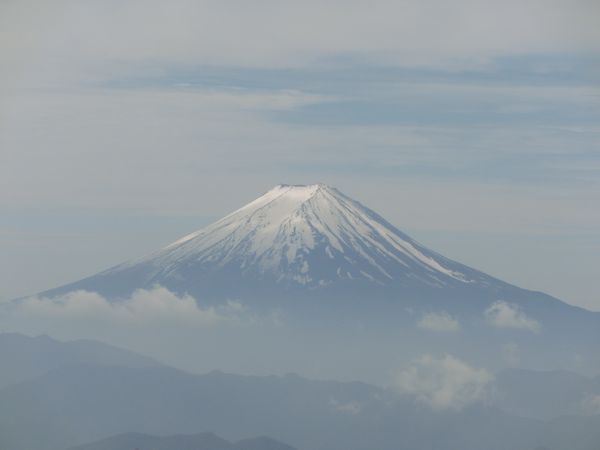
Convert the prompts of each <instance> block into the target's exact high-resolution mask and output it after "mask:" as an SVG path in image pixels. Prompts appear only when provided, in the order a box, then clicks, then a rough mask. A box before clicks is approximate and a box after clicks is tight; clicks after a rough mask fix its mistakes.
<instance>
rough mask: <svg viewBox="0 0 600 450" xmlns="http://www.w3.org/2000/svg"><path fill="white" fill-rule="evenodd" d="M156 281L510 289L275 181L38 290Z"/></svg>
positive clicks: (339, 203)
mask: <svg viewBox="0 0 600 450" xmlns="http://www.w3.org/2000/svg"><path fill="white" fill-rule="evenodd" d="M156 284H159V285H162V286H165V287H167V288H169V289H171V290H173V291H175V292H187V293H190V294H192V295H194V296H197V297H198V298H202V299H208V300H210V299H212V298H226V297H229V298H230V297H231V296H232V295H234V294H237V293H241V294H244V295H245V296H248V295H252V293H253V292H255V291H256V290H259V291H264V290H267V291H268V290H271V291H276V292H286V291H287V292H293V291H298V290H302V291H315V290H319V289H324V290H327V291H331V290H333V291H335V289H330V288H336V287H352V286H363V287H364V286H366V287H368V288H369V289H373V288H377V287H393V288H394V289H395V290H396V291H399V292H402V291H406V292H408V290H415V291H418V290H419V289H421V290H423V291H431V290H438V291H439V290H440V289H458V290H461V289H464V288H467V289H485V290H493V291H494V292H502V291H503V290H506V289H507V288H509V285H507V284H506V283H503V282H501V281H499V280H497V279H495V278H493V277H491V276H489V275H486V274H484V273H482V272H479V271H477V270H474V269H471V268H469V267H467V266H465V265H462V264H459V263H457V262H455V261H452V260H450V259H448V258H445V257H443V256H442V255H440V254H438V253H435V252H433V251H431V250H429V249H427V248H426V247H424V246H423V245H421V244H419V243H418V242H416V241H415V240H413V239H412V238H410V237H409V236H407V235H406V234H404V233H402V232H401V231H399V230H398V229H397V228H395V227H394V226H393V225H391V224H390V223H389V222H387V221H386V220H385V219H383V218H382V217H381V216H379V215H378V214H377V213H375V212H373V211H371V210H370V209H368V208H366V207H365V206H363V205H361V204H360V203H359V202H357V201H355V200H352V199H351V198H349V197H347V196H346V195H344V194H342V193H341V192H339V191H338V190H337V189H334V188H332V187H329V186H326V185H323V184H315V185H307V186H290V185H279V186H276V187H274V188H273V189H271V190H270V191H268V192H267V193H266V194H264V195H263V196H261V197H259V198H258V199H256V200H254V201H253V202H251V203H249V204H247V205H246V206H244V207H242V208H240V209H238V210H237V211H235V212H233V213H231V214H229V215H228V216H226V217H224V218H223V219H221V220H219V221H217V222H215V223H214V224H212V225H209V226H208V227H206V228H204V229H202V230H200V231H196V232H194V233H192V234H189V235H188V236H185V237H183V238H181V239H179V240H177V241H176V242H174V243H172V244H170V245H168V246H167V247H165V248H163V249H161V250H159V251H157V252H154V253H152V254H150V255H148V256H145V257H143V258H139V259H135V260H133V261H130V262H127V263H124V264H121V265H118V266H116V267H113V268H111V269H109V270H106V271H104V272H102V273H100V274H98V275H95V276H92V277H90V278H86V279H84V280H81V281H79V282H76V283H73V284H69V285H67V286H64V287H61V288H58V289H53V290H51V291H48V292H46V293H44V295H49V296H53V295H57V294H59V293H62V292H68V291H72V290H76V289H86V290H92V291H96V292H99V293H101V294H103V295H105V296H107V297H109V298H116V297H124V296H127V295H129V294H131V292H133V291H134V290H135V289H139V288H150V287H152V286H154V285H156ZM328 288H329V289H328Z"/></svg>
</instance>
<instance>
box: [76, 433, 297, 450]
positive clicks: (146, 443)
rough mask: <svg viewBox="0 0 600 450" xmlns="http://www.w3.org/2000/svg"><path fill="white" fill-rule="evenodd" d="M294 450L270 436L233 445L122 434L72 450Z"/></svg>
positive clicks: (194, 437) (206, 438) (200, 437)
mask: <svg viewBox="0 0 600 450" xmlns="http://www.w3.org/2000/svg"><path fill="white" fill-rule="evenodd" d="M134 449H135V450H295V449H294V448H293V447H290V446H289V445H286V444H283V443H281V442H278V441H276V440H274V439H271V438H268V437H258V438H250V439H243V440H241V441H238V442H236V443H233V444H232V443H231V442H229V441H226V440H225V439H222V438H220V437H218V436H217V435H215V434H213V433H200V434H180V435H174V436H151V435H148V434H142V433H123V434H120V435H118V436H113V437H109V438H106V439H102V440H101V441H99V442H94V443H91V444H84V445H78V446H77V447H71V448H70V449H69V450H134Z"/></svg>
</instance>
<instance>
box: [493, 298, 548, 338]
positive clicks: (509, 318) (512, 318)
mask: <svg viewBox="0 0 600 450" xmlns="http://www.w3.org/2000/svg"><path fill="white" fill-rule="evenodd" d="M484 315H485V318H486V320H487V321H488V323H490V324H491V325H493V326H495V327H498V328H516V329H521V330H527V331H531V332H532V333H539V332H540V330H541V328H542V326H541V324H540V323H539V322H538V321H537V320H535V319H532V318H530V317H528V316H527V314H525V312H524V311H522V310H521V308H520V307H519V306H518V305H513V304H510V303H506V302H503V301H498V302H495V303H494V304H492V305H491V306H490V307H489V308H488V309H486V310H485V312H484Z"/></svg>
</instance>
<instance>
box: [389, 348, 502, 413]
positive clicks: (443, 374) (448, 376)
mask: <svg viewBox="0 0 600 450" xmlns="http://www.w3.org/2000/svg"><path fill="white" fill-rule="evenodd" d="M493 380H494V376H493V375H492V374H491V373H490V372H488V371H487V370H486V369H479V368H475V367H471V366H469V365H468V364H467V363H465V362H463V361H461V360H460V359H458V358H456V357H454V356H452V355H444V356H443V357H441V358H435V357H433V356H431V355H424V356H422V357H421V358H419V359H418V360H416V361H415V362H414V363H413V364H412V365H411V366H410V367H408V368H406V369H405V370H403V371H401V372H400V373H399V374H398V375H397V376H396V379H395V384H394V386H395V388H396V389H397V390H398V391H399V392H400V393H402V394H408V395H413V396H415V397H416V398H417V400H418V401H420V402H422V403H424V404H426V405H428V406H430V407H431V408H432V409H434V410H436V411H443V410H461V409H463V408H464V407H465V406H467V405H470V404H472V403H474V402H479V401H484V400H486V399H487V398H488V395H489V394H490V388H491V383H492V382H493Z"/></svg>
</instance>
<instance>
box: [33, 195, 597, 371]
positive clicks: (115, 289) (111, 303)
mask: <svg viewBox="0 0 600 450" xmlns="http://www.w3.org/2000/svg"><path fill="white" fill-rule="evenodd" d="M398 207H401V205H399V206H398ZM493 257H494V255H490V258H493ZM157 289H159V290H158V291H157ZM160 289H162V291H161V290H160ZM165 290H166V291H165ZM84 291H85V292H93V293H95V295H96V297H90V295H88V294H86V293H85V292H84ZM165 292H166V293H167V294H165ZM157 296H158V297H160V301H159V302H158V304H156V305H155V306H153V307H152V308H153V312H158V311H162V310H164V309H168V305H170V304H178V303H181V304H184V303H185V305H186V308H188V310H189V311H188V312H187V313H184V314H185V315H186V316H191V317H193V316H194V311H193V310H192V309H193V306H190V304H189V303H190V302H191V303H196V305H197V306H198V308H200V309H199V311H200V312H201V313H202V314H203V317H204V318H205V319H206V322H210V321H213V322H214V321H216V320H218V319H219V318H226V319H231V318H232V317H233V318H234V321H238V322H243V323H245V324H246V325H248V326H246V327H245V328H244V327H243V326H242V327H230V329H228V330H227V331H223V332H221V331H214V330H213V331H212V332H211V333H212V334H210V335H207V334H203V333H204V331H196V333H197V334H196V335H194V336H195V337H194V338H193V339H192V340H194V341H196V342H195V343H194V346H192V344H191V343H190V337H189V336H188V337H187V338H185V339H184V338H182V339H181V340H180V341H177V338H176V337H175V338H173V339H174V342H173V347H174V348H176V349H178V350H173V351H171V350H172V349H171V350H168V349H164V350H163V352H162V353H154V352H155V351H157V350H156V349H158V348H161V347H164V345H165V343H164V341H163V342H156V341H155V342H153V343H152V344H149V345H148V348H146V347H142V346H140V345H139V342H138V344H137V345H136V346H135V348H138V349H141V350H142V351H144V352H145V353H151V354H152V355H154V356H158V357H161V358H163V359H164V358H172V355H173V354H175V353H177V351H183V350H182V349H184V348H186V347H189V349H190V351H191V352H196V353H195V354H194V356H193V358H192V357H188V358H186V357H182V358H179V359H175V358H173V359H170V361H171V362H172V363H174V364H176V365H178V366H180V367H187V368H193V369H195V370H196V369H198V368H200V369H202V370H207V369H210V368H223V369H227V370H232V371H235V372H238V371H240V370H243V371H245V372H250V373H273V372H274V371H276V370H279V371H280V372H279V373H282V372H285V371H297V372H303V371H304V372H303V373H308V374H311V375H315V376H320V377H327V378H337V379H352V378H358V379H362V380H366V381H377V382H381V381H385V377H389V374H390V371H392V370H393V369H394V368H395V366H396V365H397V361H409V360H411V359H414V358H418V357H419V356H420V355H422V354H424V353H432V354H443V353H451V354H453V355H457V356H459V357H460V358H463V359H467V360H469V361H472V362H473V363H475V364H478V365H484V366H487V367H491V368H494V369H499V368H502V367H513V366H521V365H522V366H524V367H527V368H530V369H542V370H553V369H568V370H578V371H583V372H585V373H588V374H595V373H597V372H598V371H600V354H599V352H598V351H597V344H596V343H597V342H599V341H600V313H593V312H590V311H586V310H584V309H581V308H577V307H573V306H570V305H568V304H566V303H564V302H561V301H560V300H558V299H556V298H553V297H551V296H548V295H546V294H543V293H540V292H533V291H528V290H525V289H521V288H519V287H516V286H513V285H510V284H508V283H506V282H503V281H501V280H498V279H496V278H494V277H492V276H490V275H487V274H485V273H482V272H480V271H478V270H476V269H473V268H470V267H467V266H465V265H463V264H460V263H458V262H455V261H453V260H451V259H449V258H446V257H444V256H442V255H440V254H438V253H436V252H434V251H432V250H429V249H428V248H426V247H425V246H423V245H422V244H420V243H418V242H416V241H415V240H413V239H412V238H410V237H409V236H407V235H406V234H404V233H402V232H401V231H399V230H398V229H397V228H396V227H394V226H393V225H392V224H390V223H389V222H387V221H386V220H385V219H383V218H382V217H381V216H379V215H378V214H377V213H375V212H373V211H372V210H370V209H368V208H367V207H365V206H363V205H361V204H360V203H359V202H357V201H355V200H353V199H351V198H349V197H347V196H345V195H344V194H342V193H341V192H339V191H338V190H336V189H334V188H332V187H329V186H326V185H323V184H314V185H298V186H295V185H279V186H276V187H274V188H273V189H271V190H270V191H268V192H267V193H265V194H264V195H262V196H261V197H259V198H257V199H256V200H255V201H253V202H251V203H249V204H248V205H246V206H243V207H242V208H240V209H238V210H237V211H235V212H233V213H231V214H229V215H228V216H226V217H224V218H223V219H221V220H219V221H217V222H215V223H214V224H212V225H209V226H208V227H206V228H204V229H202V230H199V231H197V232H194V233H192V234H189V235H188V236H185V237H183V238H181V239H179V240H177V241H176V242H174V243H172V244H171V245H168V246H167V247H165V248H163V249H160V250H158V251H156V252H153V253H150V254H149V255H147V256H144V257H141V258H138V259H134V260H132V261H129V262H126V263H123V264H120V265H118V266H115V267H113V268H111V269H108V270H106V271H104V272H101V273H99V274H97V275H93V276H91V277H88V278H85V279H83V280H80V281H77V282H74V283H71V284H68V285H66V286H62V287H59V288H56V289H52V290H49V291H46V292H44V293H41V294H39V295H38V296H37V297H36V298H35V300H36V301H37V302H38V303H35V305H34V306H35V308H33V309H35V310H36V311H39V310H45V309H47V308H49V309H52V307H51V306H42V305H41V304H43V303H44V302H46V305H55V306H56V308H58V309H61V308H62V309H66V308H65V305H67V306H69V308H72V309H73V308H74V309H77V310H79V309H78V308H75V306H74V305H77V304H79V305H88V304H98V305H100V304H101V305H103V306H102V308H101V311H110V314H111V315H115V314H113V313H114V312H115V311H118V312H119V314H121V313H123V311H125V312H127V314H128V317H129V319H130V320H134V319H133V317H136V318H137V319H139V317H138V316H142V315H143V314H142V313H137V312H134V311H137V310H138V309H143V308H144V307H145V306H144V305H154V303H156V302H154V301H155V298H156V297H157ZM169 296H170V297H169ZM80 297H81V298H82V300H81V301H78V300H77V299H78V298H80ZM65 299H66V300H65ZM171 299H172V300H171ZM178 299H180V300H183V301H182V302H176V301H175V300H178ZM22 301H23V302H25V304H27V302H28V300H27V299H26V300H22ZM40 302H41V303H40ZM153 302H154V303H153ZM161 308H162V309H161ZM190 308H192V309H190ZM196 315H198V314H196ZM56 316H57V314H53V316H52V317H53V318H54V317H56ZM59 316H60V314H59ZM137 319H136V320H134V322H136V321H137V322H139V321H140V320H141V319H139V320H137ZM94 320H96V319H94ZM231 322H232V321H231V320H230V321H229V323H231ZM44 323H46V322H44ZM258 323H260V324H261V327H258V326H254V327H252V326H251V324H254V325H256V324H258ZM57 327H58V328H61V329H68V328H69V327H70V325H67V326H66V327H63V326H62V325H60V326H59V325H57ZM38 328H39V327H38ZM215 328H216V327H215ZM232 328H233V329H232ZM259 328H261V329H260V330H259ZM267 329H268V331H265V330H267ZM44 330H45V328H44ZM198 333H199V334H198ZM122 334H123V335H126V334H127V333H126V332H125V331H123V333H122ZM149 334H150V336H149V337H148V342H150V341H152V340H153V339H154V338H155V336H153V335H155V333H152V332H149ZM179 335H182V333H180V334H179ZM68 337H71V335H68ZM90 337H98V338H101V339H102V340H106V339H109V338H110V339H113V337H112V336H111V337H105V336H104V335H99V334H96V335H93V336H90ZM207 340H209V341H214V340H216V341H218V342H219V343H220V346H221V349H222V351H221V352H219V354H218V355H217V354H216V352H213V351H212V350H211V349H210V348H209V347H205V345H207V344H206V343H205V342H206V341H207ZM111 342H113V343H118V344H121V345H125V346H129V347H130V346H131V345H130V343H129V342H126V341H123V340H121V341H115V340H111ZM292 353H293V354H294V355H295V358H290V357H289V356H288V355H289V354H292ZM250 354H251V355H252V360H251V361H248V362H247V363H244V364H245V365H244V367H243V368H241V366H239V365H236V364H238V363H239V361H241V360H242V359H244V358H245V357H244V356H243V355H250ZM200 355H202V357H201V358H200ZM265 355H266V356H265ZM271 355H279V356H278V357H277V358H275V359H277V360H278V361H279V367H275V366H274V365H272V364H271V363H272V362H273V361H274V358H272V357H271ZM334 355H345V356H343V357H342V358H341V361H340V360H338V361H335V362H333V357H334ZM228 356H230V357H229V358H228ZM190 359H194V361H198V360H202V361H203V363H204V365H203V366H201V367H198V366H192V365H190V363H189V361H190ZM311 370H312V372H311ZM306 371H308V372H306Z"/></svg>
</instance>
